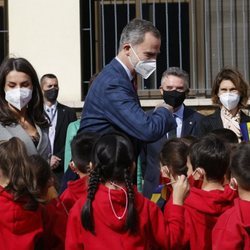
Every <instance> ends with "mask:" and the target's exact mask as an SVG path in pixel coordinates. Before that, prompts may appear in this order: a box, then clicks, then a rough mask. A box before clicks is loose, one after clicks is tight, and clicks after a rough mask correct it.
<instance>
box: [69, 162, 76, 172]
mask: <svg viewBox="0 0 250 250" xmlns="http://www.w3.org/2000/svg"><path fill="white" fill-rule="evenodd" d="M69 167H70V169H71V170H72V171H73V172H74V173H76V174H77V171H78V169H77V167H76V166H75V163H74V162H73V161H70V163H69Z"/></svg>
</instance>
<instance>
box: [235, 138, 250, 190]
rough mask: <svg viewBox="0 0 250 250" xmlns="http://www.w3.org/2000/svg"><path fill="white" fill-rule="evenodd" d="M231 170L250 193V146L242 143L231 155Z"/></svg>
mask: <svg viewBox="0 0 250 250" xmlns="http://www.w3.org/2000/svg"><path fill="white" fill-rule="evenodd" d="M230 170H231V174H232V177H235V178H236V180H237V182H238V184H239V185H240V187H242V189H244V190H247V191H250V144H249V143H248V142H242V143H240V144H238V145H236V146H235V148H234V150H233V151H232V154H231V163H230Z"/></svg>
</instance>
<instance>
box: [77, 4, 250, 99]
mask: <svg viewBox="0 0 250 250" xmlns="http://www.w3.org/2000/svg"><path fill="white" fill-rule="evenodd" d="M80 3H81V16H83V15H84V16H85V18H84V19H83V18H82V22H81V28H82V30H81V31H82V55H81V56H82V58H84V59H82V69H83V70H82V79H83V83H88V82H89V79H90V77H91V75H93V74H94V73H96V72H99V71H100V70H101V69H102V68H103V67H104V66H105V65H106V64H107V63H108V62H109V61H110V60H111V59H112V58H113V57H114V56H115V55H116V54H117V50H118V43H119V37H120V33H121V30H122V28H123V27H124V26H125V25H126V24H127V23H128V22H129V20H131V19H133V18H135V17H140V18H144V19H147V20H150V21H152V22H153V23H154V24H155V26H156V27H157V28H158V29H159V30H160V32H161V34H162V47H161V54H160V56H159V58H158V60H157V71H156V73H155V74H154V75H153V76H152V77H150V78H149V79H148V80H142V79H140V81H139V94H140V95H141V97H147V98H151V97H155V96H157V94H158V90H157V89H158V87H159V83H160V79H161V74H162V73H163V71H164V70H165V69H166V68H168V67H169V66H177V67H180V68H183V69H184V70H186V71H187V72H188V73H189V74H190V89H191V91H190V93H191V94H190V95H192V96H194V97H196V96H209V95H210V93H211V86H212V82H213V79H214V77H215V75H216V74H217V73H218V71H219V70H220V69H221V68H222V67H224V66H231V67H234V68H238V69H239V70H240V71H241V72H242V74H243V75H244V77H245V79H246V80H247V81H249V22H250V20H249V15H250V12H249V5H250V0H237V1H236V0H123V1H122V0H113V1H112V0H81V1H80ZM86 55H88V56H89V57H86Z"/></svg>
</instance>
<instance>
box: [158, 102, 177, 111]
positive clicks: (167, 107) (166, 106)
mask: <svg viewBox="0 0 250 250" xmlns="http://www.w3.org/2000/svg"><path fill="white" fill-rule="evenodd" d="M157 108H166V109H167V110H169V111H170V112H171V113H173V112H174V108H173V107H172V106H170V105H169V104H167V103H165V102H162V103H159V104H157V105H156V106H155V109H157Z"/></svg>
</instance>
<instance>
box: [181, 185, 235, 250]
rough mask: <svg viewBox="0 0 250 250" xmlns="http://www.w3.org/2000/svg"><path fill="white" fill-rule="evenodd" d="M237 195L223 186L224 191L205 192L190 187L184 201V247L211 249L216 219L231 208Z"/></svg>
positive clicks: (196, 249)
mask: <svg viewBox="0 0 250 250" xmlns="http://www.w3.org/2000/svg"><path fill="white" fill-rule="evenodd" d="M236 196H237V193H236V192H235V191H233V190H232V189H230V187H229V186H228V185H226V186H225V188H224V191H222V190H212V191H205V190H202V189H198V188H195V187H192V188H191V189H190V193H189V195H188V197H187V198H186V200H185V203H184V207H185V233H184V247H185V248H186V247H187V246H189V247H190V249H192V250H202V249H204V250H210V249H212V229H213V227H214V225H215V223H216V222H217V219H218V217H219V216H220V215H221V214H222V213H224V212H225V211H226V210H227V209H229V208H230V207H232V206H233V200H234V198H235V197H236Z"/></svg>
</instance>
